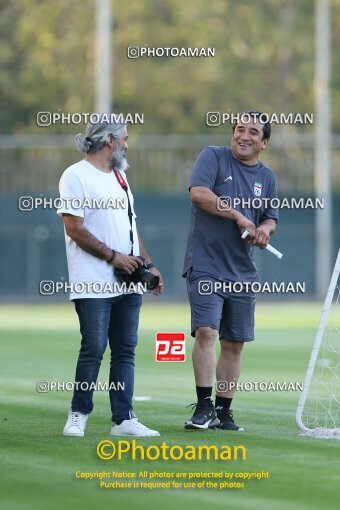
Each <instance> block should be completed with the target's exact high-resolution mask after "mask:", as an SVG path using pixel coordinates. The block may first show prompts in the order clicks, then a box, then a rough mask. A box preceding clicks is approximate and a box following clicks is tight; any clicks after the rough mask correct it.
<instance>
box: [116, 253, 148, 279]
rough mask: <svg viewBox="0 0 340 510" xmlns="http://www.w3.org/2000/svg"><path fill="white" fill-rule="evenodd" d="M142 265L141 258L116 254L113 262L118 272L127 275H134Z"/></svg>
mask: <svg viewBox="0 0 340 510" xmlns="http://www.w3.org/2000/svg"><path fill="white" fill-rule="evenodd" d="M141 264H142V261H141V260H140V258H139V257H135V256H134V255H123V253H119V252H118V251H116V252H115V256H114V258H113V261H112V265H113V267H115V268H116V269H118V270H121V271H124V272H125V273H127V274H132V273H133V272H134V271H135V270H136V269H137V268H138V266H140V265H141Z"/></svg>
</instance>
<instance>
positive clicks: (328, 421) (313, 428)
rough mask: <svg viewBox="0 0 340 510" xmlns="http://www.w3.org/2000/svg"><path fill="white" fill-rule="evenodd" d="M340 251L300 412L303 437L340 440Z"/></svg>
mask: <svg viewBox="0 0 340 510" xmlns="http://www.w3.org/2000/svg"><path fill="white" fill-rule="evenodd" d="M339 273H340V250H339V253H338V257H337V260H336V263H335V267H334V271H333V275H332V279H331V282H330V285H329V289H328V292H327V296H326V300H325V304H324V308H323V311H322V315H321V320H320V324H319V328H318V330H317V333H316V338H315V342H314V345H313V349H312V354H311V358H310V362H309V365H308V369H307V373H306V378H305V382H304V388H303V391H302V393H301V397H300V401H299V405H298V408H297V412H296V422H297V425H298V427H299V429H300V431H301V434H302V435H306V436H314V437H319V438H333V439H340V278H339Z"/></svg>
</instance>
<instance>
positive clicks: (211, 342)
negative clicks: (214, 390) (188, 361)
mask: <svg viewBox="0 0 340 510" xmlns="http://www.w3.org/2000/svg"><path fill="white" fill-rule="evenodd" d="M216 336H217V330H216V329H213V328H208V327H200V328H197V329H196V336H195V345H194V348H193V351H192V363H193V366H194V373H195V381H196V386H203V387H209V386H212V385H213V382H214V376H215V369H216V352H215V340H216Z"/></svg>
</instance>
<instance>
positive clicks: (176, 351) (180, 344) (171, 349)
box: [156, 333, 185, 362]
mask: <svg viewBox="0 0 340 510" xmlns="http://www.w3.org/2000/svg"><path fill="white" fill-rule="evenodd" d="M156 361H179V362H183V361H185V333H156Z"/></svg>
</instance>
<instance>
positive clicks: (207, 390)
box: [196, 386, 212, 400]
mask: <svg viewBox="0 0 340 510" xmlns="http://www.w3.org/2000/svg"><path fill="white" fill-rule="evenodd" d="M196 393H197V400H204V399H205V398H207V397H211V394H212V386H210V387H205V386H196Z"/></svg>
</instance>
